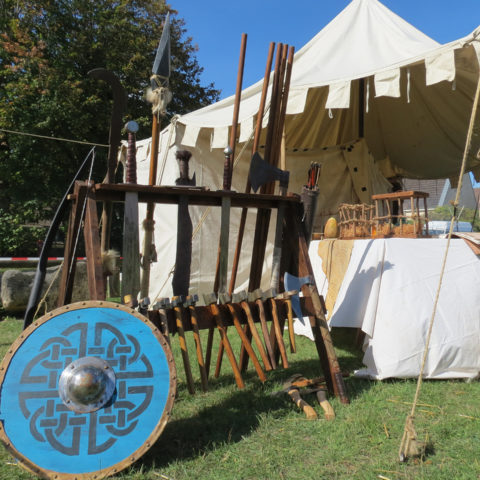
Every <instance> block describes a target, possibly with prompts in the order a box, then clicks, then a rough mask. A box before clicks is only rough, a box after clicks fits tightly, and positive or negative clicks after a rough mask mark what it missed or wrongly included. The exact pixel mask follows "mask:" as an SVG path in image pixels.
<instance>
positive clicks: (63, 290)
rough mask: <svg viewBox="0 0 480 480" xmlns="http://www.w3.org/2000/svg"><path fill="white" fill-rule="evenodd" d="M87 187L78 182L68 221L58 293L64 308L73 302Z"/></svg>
mask: <svg viewBox="0 0 480 480" xmlns="http://www.w3.org/2000/svg"><path fill="white" fill-rule="evenodd" d="M86 194H87V185H86V183H85V182H76V183H75V187H74V190H73V201H72V209H71V211H70V219H69V221H68V230H67V238H66V240H65V250H64V253H63V266H62V275H61V278H60V285H59V291H58V303H57V306H58V307H63V306H64V305H66V304H67V303H70V302H71V301H72V292H73V281H74V279H75V269H76V268H75V267H76V259H75V256H76V250H77V249H76V247H77V238H78V234H79V230H80V227H81V222H82V217H83V207H84V205H85V196H86Z"/></svg>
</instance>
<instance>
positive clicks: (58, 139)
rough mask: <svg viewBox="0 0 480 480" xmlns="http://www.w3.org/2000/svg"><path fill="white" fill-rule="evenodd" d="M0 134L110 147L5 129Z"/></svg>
mask: <svg viewBox="0 0 480 480" xmlns="http://www.w3.org/2000/svg"><path fill="white" fill-rule="evenodd" d="M0 132H7V133H13V134H15V135H24V136H26V137H36V138H43V139H45V140H57V141H59V142H70V143H80V144H82V145H91V146H94V147H105V148H109V147H110V145H105V144H103V143H92V142H83V141H82V140H71V139H68V138H59V137H49V136H47V135H37V134H35V133H25V132H18V131H16V130H8V129H6V128H0Z"/></svg>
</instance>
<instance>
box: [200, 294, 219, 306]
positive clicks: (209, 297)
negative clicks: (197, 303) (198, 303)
mask: <svg viewBox="0 0 480 480" xmlns="http://www.w3.org/2000/svg"><path fill="white" fill-rule="evenodd" d="M203 301H204V303H205V305H207V306H208V305H212V303H217V296H216V295H215V293H204V294H203Z"/></svg>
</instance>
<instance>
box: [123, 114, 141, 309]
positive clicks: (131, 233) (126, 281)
mask: <svg viewBox="0 0 480 480" xmlns="http://www.w3.org/2000/svg"><path fill="white" fill-rule="evenodd" d="M125 129H126V130H127V132H128V150H127V175H126V177H127V178H126V181H127V183H129V184H136V183H137V171H136V169H137V165H136V151H135V150H136V145H135V133H136V132H137V131H138V124H137V123H136V122H133V121H131V122H128V123H127V124H126V125H125ZM123 218H124V220H123V262H122V301H123V300H124V299H125V297H126V296H127V295H131V296H132V298H133V300H134V301H135V300H136V299H137V295H138V292H139V290H140V269H139V262H140V256H139V254H140V246H139V240H138V193H137V192H125V212H124V217H123Z"/></svg>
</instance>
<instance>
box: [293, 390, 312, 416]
mask: <svg viewBox="0 0 480 480" xmlns="http://www.w3.org/2000/svg"><path fill="white" fill-rule="evenodd" d="M288 394H289V395H290V398H291V399H292V400H293V402H294V403H295V405H296V406H297V407H298V408H301V409H302V410H303V412H304V413H305V415H306V416H307V419H308V420H316V419H317V418H318V417H317V412H315V410H314V409H313V408H312V407H311V406H310V405H309V404H308V403H307V402H306V401H305V400H304V399H303V398H302V397H301V396H300V393H299V391H298V390H297V389H296V388H291V389H290V390H289V391H288Z"/></svg>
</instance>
